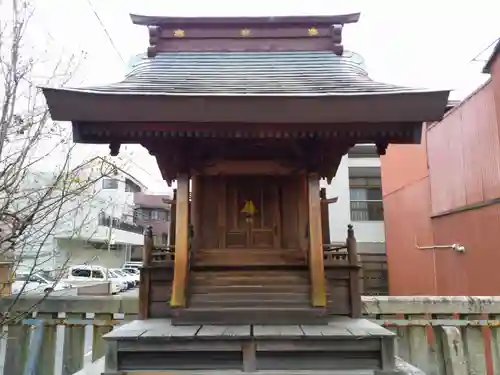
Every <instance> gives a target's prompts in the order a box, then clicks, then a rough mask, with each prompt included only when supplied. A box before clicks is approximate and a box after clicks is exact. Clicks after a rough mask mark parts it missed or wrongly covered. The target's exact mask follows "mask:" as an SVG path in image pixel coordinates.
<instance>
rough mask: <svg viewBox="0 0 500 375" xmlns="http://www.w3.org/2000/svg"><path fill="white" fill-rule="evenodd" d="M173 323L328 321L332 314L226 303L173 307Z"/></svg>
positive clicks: (297, 308)
mask: <svg viewBox="0 0 500 375" xmlns="http://www.w3.org/2000/svg"><path fill="white" fill-rule="evenodd" d="M171 315H172V325H176V326H177V325H191V324H203V325H241V324H270V323H272V324H273V325H290V324H310V325H319V324H325V322H327V321H328V320H329V319H331V317H330V316H328V315H327V314H326V310H325V309H322V308H311V307H283V306H281V307H274V308H272V307H264V308H262V307H244V308H242V307H224V308H207V307H205V308H196V307H190V308H186V309H173V310H172V312H171Z"/></svg>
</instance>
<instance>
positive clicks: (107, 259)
mask: <svg viewBox="0 0 500 375" xmlns="http://www.w3.org/2000/svg"><path fill="white" fill-rule="evenodd" d="M129 256H130V250H127V249H126V248H125V247H123V246H122V247H120V248H119V249H117V250H108V249H106V248H104V249H96V248H94V247H92V246H91V245H90V244H89V243H86V242H85V241H79V240H58V241H57V253H56V256H55V258H54V269H57V270H63V269H66V268H67V267H70V266H72V265H80V264H92V265H99V266H103V267H108V268H120V267H121V266H122V265H123V264H124V263H125V262H126V261H128V260H129V259H128V257H129Z"/></svg>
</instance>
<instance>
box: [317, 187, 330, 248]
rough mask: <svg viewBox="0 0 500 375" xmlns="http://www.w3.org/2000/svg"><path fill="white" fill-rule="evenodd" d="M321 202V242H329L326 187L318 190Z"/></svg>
mask: <svg viewBox="0 0 500 375" xmlns="http://www.w3.org/2000/svg"><path fill="white" fill-rule="evenodd" d="M319 194H320V199H321V201H320V203H321V232H322V233H323V244H329V243H330V216H329V213H328V202H327V198H326V189H325V188H321V189H320V191H319Z"/></svg>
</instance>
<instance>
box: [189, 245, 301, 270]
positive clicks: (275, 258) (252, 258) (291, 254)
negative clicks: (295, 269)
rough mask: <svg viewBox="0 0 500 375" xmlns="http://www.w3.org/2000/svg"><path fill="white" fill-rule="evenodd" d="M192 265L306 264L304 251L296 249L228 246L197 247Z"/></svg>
mask: <svg viewBox="0 0 500 375" xmlns="http://www.w3.org/2000/svg"><path fill="white" fill-rule="evenodd" d="M192 265H194V266H265V265H269V266H280V265H281V266H292V265H295V266H300V265H306V261H305V255H304V252H303V251H301V250H297V249H266V248H255V249H254V248H230V249H197V250H196V251H194V252H193V254H192Z"/></svg>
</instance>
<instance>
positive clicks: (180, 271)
mask: <svg viewBox="0 0 500 375" xmlns="http://www.w3.org/2000/svg"><path fill="white" fill-rule="evenodd" d="M176 199H177V204H176V212H175V215H176V218H175V259H174V281H173V283H172V297H171V299H170V305H171V306H172V307H184V306H186V284H187V277H188V266H189V264H188V260H189V236H188V229H189V228H188V227H189V176H188V175H187V174H185V173H183V174H179V176H178V177H177V197H176Z"/></svg>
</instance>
